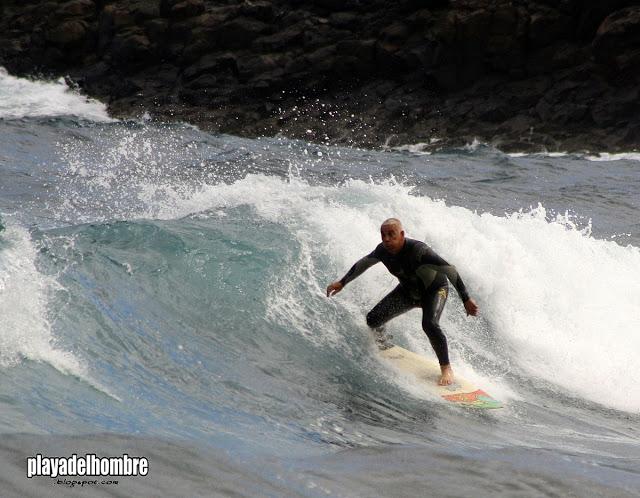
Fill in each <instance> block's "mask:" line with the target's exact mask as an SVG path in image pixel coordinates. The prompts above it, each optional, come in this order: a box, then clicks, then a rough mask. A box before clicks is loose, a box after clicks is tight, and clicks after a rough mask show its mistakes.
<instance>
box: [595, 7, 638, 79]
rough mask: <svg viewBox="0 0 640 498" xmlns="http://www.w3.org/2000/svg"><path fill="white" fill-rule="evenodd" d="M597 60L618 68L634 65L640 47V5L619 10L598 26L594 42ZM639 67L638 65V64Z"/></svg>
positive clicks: (622, 68) (623, 68)
mask: <svg viewBox="0 0 640 498" xmlns="http://www.w3.org/2000/svg"><path fill="white" fill-rule="evenodd" d="M592 47H593V54H594V56H595V58H596V60H597V61H598V62H600V63H602V64H606V65H608V66H610V67H613V68H615V69H618V70H625V69H629V68H630V67H633V63H634V62H635V61H636V58H635V57H634V56H632V55H630V53H632V52H635V51H636V50H638V49H640V6H635V7H628V8H626V9H622V10H618V11H616V12H614V13H613V14H611V15H610V16H608V17H607V18H606V19H605V20H604V21H603V23H602V24H601V25H600V27H599V28H598V32H597V34H596V37H595V39H594V40H593V43H592ZM636 67H638V66H636Z"/></svg>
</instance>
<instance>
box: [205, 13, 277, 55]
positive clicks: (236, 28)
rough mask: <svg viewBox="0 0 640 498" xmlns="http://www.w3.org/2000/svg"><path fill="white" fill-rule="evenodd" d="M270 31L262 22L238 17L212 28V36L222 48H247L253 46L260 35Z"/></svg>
mask: <svg viewBox="0 0 640 498" xmlns="http://www.w3.org/2000/svg"><path fill="white" fill-rule="evenodd" d="M269 29H270V27H269V25H268V24H265V23H263V22H261V21H257V20H255V19H250V18H248V17H236V18H235V19H232V20H231V21H228V22H226V23H224V24H222V25H219V26H216V27H214V28H212V31H211V34H212V36H213V39H214V40H215V42H216V44H217V45H218V46H220V47H224V48H246V47H249V46H251V44H252V43H253V41H254V40H255V39H256V38H258V37H259V36H260V35H263V34H266V33H267V32H268V31H269Z"/></svg>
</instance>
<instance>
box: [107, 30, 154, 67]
mask: <svg viewBox="0 0 640 498" xmlns="http://www.w3.org/2000/svg"><path fill="white" fill-rule="evenodd" d="M111 53H112V62H113V64H115V65H117V66H122V67H130V66H131V65H132V64H135V65H139V64H143V65H148V64H150V63H151V62H153V60H152V57H153V46H152V45H151V43H150V42H149V39H148V38H147V37H146V36H145V34H144V33H143V32H142V31H138V30H135V31H129V32H124V33H121V34H118V35H117V36H116V37H115V38H114V39H113V42H112V44H111Z"/></svg>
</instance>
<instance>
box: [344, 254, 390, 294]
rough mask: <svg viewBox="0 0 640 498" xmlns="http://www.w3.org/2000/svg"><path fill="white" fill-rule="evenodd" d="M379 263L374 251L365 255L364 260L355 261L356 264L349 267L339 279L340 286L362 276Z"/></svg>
mask: <svg viewBox="0 0 640 498" xmlns="http://www.w3.org/2000/svg"><path fill="white" fill-rule="evenodd" d="M379 262H380V258H378V256H376V250H375V249H374V250H373V251H372V252H371V253H370V254H367V255H366V256H365V257H364V258H361V259H359V260H358V261H356V264H355V265H353V266H352V267H351V269H350V270H349V271H348V272H347V274H346V275H345V276H344V277H342V278H341V279H340V283H341V284H342V285H347V284H348V283H349V282H351V281H352V280H353V279H355V278H357V277H359V276H360V275H362V274H363V273H364V272H365V271H366V270H367V269H369V268H370V267H372V266H373V265H375V264H376V263H379Z"/></svg>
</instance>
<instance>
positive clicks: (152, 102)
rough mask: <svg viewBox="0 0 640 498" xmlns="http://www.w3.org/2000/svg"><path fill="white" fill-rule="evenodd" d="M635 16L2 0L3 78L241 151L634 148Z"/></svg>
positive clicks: (625, 7) (494, 7)
mask: <svg viewBox="0 0 640 498" xmlns="http://www.w3.org/2000/svg"><path fill="white" fill-rule="evenodd" d="M634 3H635V2H631V1H624V0H613V1H610V2H601V1H596V0H562V1H560V2H548V1H544V0H539V1H537V2H536V1H526V0H520V1H488V0H457V1H455V0H449V1H446V0H399V1H397V2H386V1H381V0H369V1H366V2H365V1H363V0H343V1H341V2H337V1H332V0H321V1H320V0H319V1H316V2H301V1H298V0H284V1H279V2H273V1H269V0H253V1H250V0H244V1H234V0H228V1H226V2H225V1H222V2H213V1H210V0H180V1H178V0H133V1H123V0H111V1H110V0H70V1H67V2H54V1H51V0H28V1H25V0H4V1H3V2H2V4H1V5H0V65H3V66H5V67H6V68H7V69H8V70H9V71H10V72H12V73H14V74H18V75H21V76H24V75H33V76H37V77H42V76H45V77H58V76H68V77H69V79H70V80H72V81H73V82H75V83H76V84H77V85H78V86H79V87H80V88H82V89H83V91H85V92H86V93H87V94H89V95H91V96H94V97H97V98H99V99H101V100H103V101H105V102H107V103H108V104H109V107H110V110H111V112H112V113H113V114H114V115H116V116H137V115H140V114H142V113H143V112H145V111H147V112H148V113H149V114H151V115H152V116H153V117H156V118H158V119H160V120H167V119H179V120H185V121H188V122H191V123H194V124H197V125H199V126H201V127H202V128H204V129H207V130H211V131H220V132H226V133H234V134H241V135H247V136H258V135H274V134H277V133H280V134H284V135H287V136H291V137H299V138H304V139H307V140H311V141H319V142H327V143H345V144H352V145H358V146H367V147H371V146H393V145H398V144H405V143H416V142H423V143H427V144H429V143H433V144H434V145H433V147H436V146H437V147H446V146H451V145H459V144H464V143H468V142H471V141H472V140H473V139H474V138H477V139H479V140H482V141H486V142H489V143H493V144H495V145H496V146H498V147H501V148H503V149H505V150H541V149H546V150H590V151H596V150H598V151H604V150H607V151H616V150H631V149H637V148H638V147H639V143H638V140H639V138H640V94H639V91H638V88H640V6H638V5H634ZM436 139H437V140H436Z"/></svg>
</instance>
